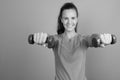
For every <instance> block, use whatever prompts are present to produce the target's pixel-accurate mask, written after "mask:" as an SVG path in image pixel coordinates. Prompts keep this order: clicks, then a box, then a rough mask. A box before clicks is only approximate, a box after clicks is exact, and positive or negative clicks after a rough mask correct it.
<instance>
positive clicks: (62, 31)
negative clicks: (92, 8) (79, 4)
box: [30, 3, 116, 80]
mask: <svg viewBox="0 0 120 80" xmlns="http://www.w3.org/2000/svg"><path fill="white" fill-rule="evenodd" d="M77 24H78V10H77V8H76V6H75V5H74V4H73V3H65V4H64V5H63V6H62V7H61V10H60V14H59V16H58V29H57V33H58V34H57V35H51V36H50V35H48V34H47V33H43V32H41V33H34V34H33V35H32V36H33V37H32V40H33V41H32V42H34V43H36V44H38V45H43V46H46V47H48V48H52V50H53V52H54V55H55V70H56V72H55V80H87V78H86V76H85V61H86V51H87V49H88V48H89V47H105V46H107V45H110V44H111V43H112V42H114V43H116V37H115V38H113V36H112V34H92V35H86V36H82V35H81V34H79V33H77ZM30 39H31V38H30ZM114 43H112V44H114ZM51 45H52V46H51ZM49 46H50V47H49Z"/></svg>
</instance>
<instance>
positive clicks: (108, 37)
mask: <svg viewBox="0 0 120 80" xmlns="http://www.w3.org/2000/svg"><path fill="white" fill-rule="evenodd" d="M100 39H101V42H102V44H104V45H109V44H111V42H112V35H111V34H108V33H104V34H100Z"/></svg>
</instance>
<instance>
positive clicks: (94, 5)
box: [0, 0, 120, 80]
mask: <svg viewBox="0 0 120 80" xmlns="http://www.w3.org/2000/svg"><path fill="white" fill-rule="evenodd" d="M67 1H69V0H0V80H54V75H55V65H54V55H53V52H52V50H49V49H47V48H44V47H41V46H38V45H30V44H28V42H27V39H28V35H29V34H31V33H35V32H46V33H49V34H56V28H57V17H58V14H59V10H60V8H61V6H62V5H63V4H64V3H65V2H67ZM71 1H72V0H71ZM73 3H74V4H75V5H76V6H77V8H78V10H79V25H78V32H79V33H80V34H83V35H88V34H92V33H112V34H115V35H116V36H117V43H116V44H115V45H112V46H111V45H110V46H107V47H105V48H89V49H88V51H87V61H86V75H87V78H88V80H120V41H119V40H120V37H119V36H120V1H119V0H73Z"/></svg>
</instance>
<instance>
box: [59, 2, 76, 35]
mask: <svg viewBox="0 0 120 80" xmlns="http://www.w3.org/2000/svg"><path fill="white" fill-rule="evenodd" d="M66 9H74V10H75V11H76V14H77V17H78V10H77V7H76V6H75V5H74V4H73V3H71V2H68V3H65V4H64V5H63V6H62V7H61V9H60V13H59V16H58V24H57V25H58V26H57V34H62V33H64V31H65V28H64V26H63V23H62V22H61V18H62V12H63V11H64V10H66ZM77 24H78V23H77ZM75 32H77V25H76V27H75Z"/></svg>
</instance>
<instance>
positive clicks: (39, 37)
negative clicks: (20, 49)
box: [34, 32, 48, 45]
mask: <svg viewBox="0 0 120 80" xmlns="http://www.w3.org/2000/svg"><path fill="white" fill-rule="evenodd" d="M47 36H48V34H47V33H43V32H41V33H34V42H35V43H36V44H38V45H44V44H45V42H46V39H47Z"/></svg>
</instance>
